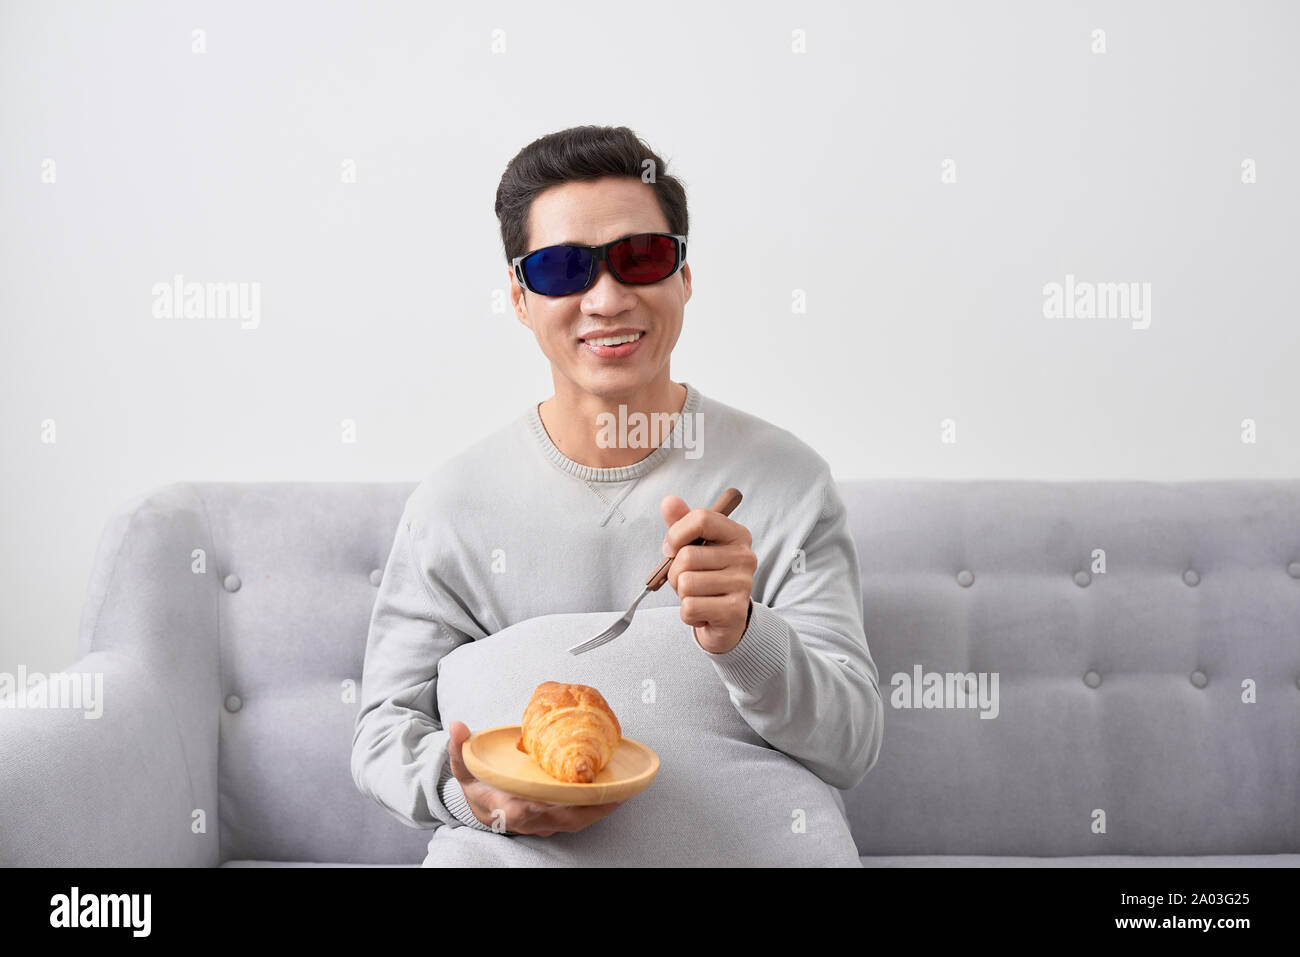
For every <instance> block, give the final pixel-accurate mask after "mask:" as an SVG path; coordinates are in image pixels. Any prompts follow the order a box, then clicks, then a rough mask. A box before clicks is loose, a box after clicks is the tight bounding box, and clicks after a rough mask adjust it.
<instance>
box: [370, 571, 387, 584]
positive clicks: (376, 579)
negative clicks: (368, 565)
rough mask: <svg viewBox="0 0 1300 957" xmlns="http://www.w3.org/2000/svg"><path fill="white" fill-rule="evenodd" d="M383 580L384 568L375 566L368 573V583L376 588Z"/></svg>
mask: <svg viewBox="0 0 1300 957" xmlns="http://www.w3.org/2000/svg"><path fill="white" fill-rule="evenodd" d="M383 580H384V570H383V569H382V568H376V569H375V570H374V571H372V572H371V573H370V584H372V585H374V586H375V587H376V588H378V587H379V583H380V582H381V581H383Z"/></svg>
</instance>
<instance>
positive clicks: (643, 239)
mask: <svg viewBox="0 0 1300 957" xmlns="http://www.w3.org/2000/svg"><path fill="white" fill-rule="evenodd" d="M609 264H610V265H611V266H612V267H613V268H614V271H615V272H616V273H618V275H619V277H620V278H621V279H622V280H623V281H624V282H629V283H641V284H644V283H651V282H658V281H659V280H660V279H666V278H667V277H668V276H670V275H672V271H673V267H674V266H676V265H677V243H676V241H675V240H672V239H670V238H668V237H667V236H655V235H653V234H651V233H646V234H644V235H641V236H629V237H628V238H627V239H624V240H622V241H620V242H617V243H615V244H614V245H613V246H610V247H609Z"/></svg>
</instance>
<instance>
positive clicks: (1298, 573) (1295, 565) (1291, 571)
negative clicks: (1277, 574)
mask: <svg viewBox="0 0 1300 957" xmlns="http://www.w3.org/2000/svg"><path fill="white" fill-rule="evenodd" d="M1286 573H1287V574H1288V575H1290V576H1291V577H1292V578H1300V562H1292V563H1291V564H1290V565H1288V566H1286Z"/></svg>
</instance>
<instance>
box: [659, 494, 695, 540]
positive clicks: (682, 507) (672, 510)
mask: <svg viewBox="0 0 1300 957" xmlns="http://www.w3.org/2000/svg"><path fill="white" fill-rule="evenodd" d="M690 510H691V507H690V506H689V505H687V504H686V502H685V501H683V500H682V499H681V498H680V497H678V496H676V495H665V496H664V497H663V501H661V502H660V503H659V514H660V515H662V516H663V520H664V524H665V525H667V526H668V529H667V530H665V532H664V540H665V541H667V539H668V531H670V530H671V529H672V527H673V526H674V525H675V524H677V522H679V521H680V520H681V518H682V516H683V515H685V514H686V513H687V512H689V511H690ZM668 544H669V546H670V549H671V551H670V550H669V549H665V551H664V554H665V555H668V554H676V551H677V548H678V547H680V546H674V545H672V543H671V542H669V543H668Z"/></svg>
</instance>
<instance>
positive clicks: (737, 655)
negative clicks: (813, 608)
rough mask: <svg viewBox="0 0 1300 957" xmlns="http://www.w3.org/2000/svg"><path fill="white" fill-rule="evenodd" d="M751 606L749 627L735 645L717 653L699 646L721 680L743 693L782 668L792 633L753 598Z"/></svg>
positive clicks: (778, 618) (788, 627) (779, 618)
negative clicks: (728, 649)
mask: <svg viewBox="0 0 1300 957" xmlns="http://www.w3.org/2000/svg"><path fill="white" fill-rule="evenodd" d="M750 605H751V608H752V610H751V611H750V616H749V626H748V627H747V628H746V629H745V633H744V634H743V635H741V636H740V641H739V642H737V644H736V647H734V648H732V649H731V650H730V651H724V652H723V653H722V654H720V655H715V654H714V653H713V652H711V651H705V650H704V649H703V648H700V651H702V652H704V654H706V655H708V656H709V660H710V661H712V662H713V667H714V668H716V669H717V671H718V674H719V675H720V676H721V677H722V680H723V681H725V682H727V684H729V685H733V686H735V687H736V688H738V689H739V690H741V691H743V692H746V693H748V692H752V691H753V690H754V689H755V688H757V687H758V686H759V685H761V684H762V683H763V682H765V681H767V680H768V679H769V678H771V677H772V676H773V675H776V674H780V673H781V672H782V671H784V670H785V665H786V662H787V661H788V660H789V658H790V641H791V633H792V629H791V628H790V625H789V623H788V622H787V621H786V620H785V619H784V618H782V617H781V616H780V615H778V614H777V613H776V612H774V611H773V610H772V609H771V608H768V607H767V606H766V605H764V604H761V603H759V602H756V601H752V600H751V602H750ZM697 647H698V644H697Z"/></svg>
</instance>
